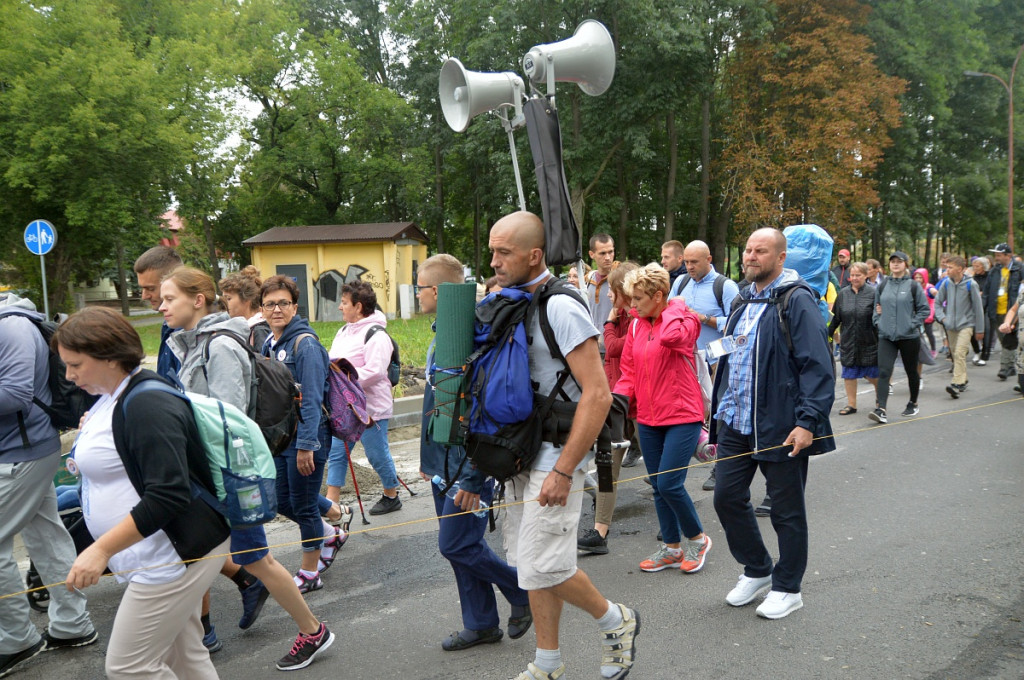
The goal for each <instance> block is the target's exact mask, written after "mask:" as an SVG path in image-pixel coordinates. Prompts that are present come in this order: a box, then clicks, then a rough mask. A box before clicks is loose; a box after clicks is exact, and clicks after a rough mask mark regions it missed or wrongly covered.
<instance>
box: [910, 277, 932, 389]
mask: <svg viewBox="0 0 1024 680" xmlns="http://www.w3.org/2000/svg"><path fill="white" fill-rule="evenodd" d="M914 280H915V281H917V283H918V284H919V285H920V286H921V290H923V291H924V292H925V297H926V298H927V299H928V310H929V314H928V318H927V319H925V320H924V334H925V335H927V336H928V344H929V345H931V350H932V356H935V334H934V333H932V324H934V323H935V294H936V293H937V292H938V291H937V290H936V289H935V286H933V285H932V284H930V283H928V270H927V269H925V268H923V267H922V268H920V269H915V270H914ZM920 372H921V371H920V367H918V373H920Z"/></svg>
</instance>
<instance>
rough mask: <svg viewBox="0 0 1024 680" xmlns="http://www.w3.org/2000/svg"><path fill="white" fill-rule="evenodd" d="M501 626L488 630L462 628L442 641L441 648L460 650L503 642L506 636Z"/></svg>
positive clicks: (449, 650)
mask: <svg viewBox="0 0 1024 680" xmlns="http://www.w3.org/2000/svg"><path fill="white" fill-rule="evenodd" d="M504 635H505V634H504V633H503V632H501V628H488V629H487V630H469V629H466V630H460V631H458V632H457V633H452V634H451V635H449V636H448V637H446V638H445V639H444V640H443V641H442V642H441V649H443V650H444V651H446V652H458V651H462V650H463V649H469V648H470V647H476V646H477V645H492V644H494V643H495V642H501V638H502V637H504Z"/></svg>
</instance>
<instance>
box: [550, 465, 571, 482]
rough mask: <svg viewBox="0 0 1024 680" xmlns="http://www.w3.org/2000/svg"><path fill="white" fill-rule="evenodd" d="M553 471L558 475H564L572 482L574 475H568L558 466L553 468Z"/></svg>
mask: <svg viewBox="0 0 1024 680" xmlns="http://www.w3.org/2000/svg"><path fill="white" fill-rule="evenodd" d="M551 471H552V472H554V473H555V474H556V475H562V476H563V477H565V478H566V479H568V480H569V483H570V484H572V475H567V474H565V473H564V472H562V471H561V470H559V469H558V468H551Z"/></svg>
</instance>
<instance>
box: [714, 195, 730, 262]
mask: <svg viewBox="0 0 1024 680" xmlns="http://www.w3.org/2000/svg"><path fill="white" fill-rule="evenodd" d="M731 216H732V196H729V197H728V198H726V199H725V202H724V203H722V208H721V210H719V211H718V217H717V218H716V219H715V234H714V239H713V241H714V242H713V243H712V244H711V261H712V262H718V263H722V262H725V242H726V238H727V237H728V235H729V218H730V217H731Z"/></svg>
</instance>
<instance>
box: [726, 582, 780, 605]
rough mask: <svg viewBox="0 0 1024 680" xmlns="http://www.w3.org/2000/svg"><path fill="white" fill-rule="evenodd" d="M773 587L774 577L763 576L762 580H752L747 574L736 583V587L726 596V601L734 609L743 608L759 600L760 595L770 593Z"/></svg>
mask: <svg viewBox="0 0 1024 680" xmlns="http://www.w3.org/2000/svg"><path fill="white" fill-rule="evenodd" d="M771 587H772V577H771V576H762V577H760V578H750V577H749V576H747V575H745V574H741V575H740V580H739V581H737V582H736V585H735V586H734V587H733V589H732V590H730V591H729V594H728V595H726V596H725V601H726V602H728V603H729V604H731V605H732V606H733V607H742V606H743V605H745V604H750V603H751V602H753V601H754V600H756V599H757V596H758V595H761V594H763V593H766V592H768V591H769V590H771Z"/></svg>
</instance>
